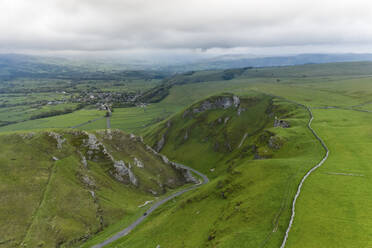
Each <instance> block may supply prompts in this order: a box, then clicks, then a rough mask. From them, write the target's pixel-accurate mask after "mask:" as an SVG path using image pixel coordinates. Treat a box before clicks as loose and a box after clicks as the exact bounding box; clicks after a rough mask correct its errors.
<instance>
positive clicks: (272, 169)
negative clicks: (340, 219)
mask: <svg viewBox="0 0 372 248" xmlns="http://www.w3.org/2000/svg"><path fill="white" fill-rule="evenodd" d="M308 120H309V116H308V113H307V111H306V110H305V109H304V108H302V107H301V106H298V105H296V104H293V103H289V102H285V101H284V100H281V99H277V98H273V97H271V96H268V95H263V94H259V93H253V92H250V93H248V94H246V95H244V96H236V95H232V94H227V93H226V94H219V95H215V96H212V97H210V98H207V99H204V100H202V101H200V102H197V103H195V104H193V105H192V106H190V107H189V108H187V109H185V110H184V111H182V112H180V113H178V114H177V115H175V116H174V117H172V118H170V119H169V120H167V121H165V122H163V123H161V124H159V125H158V126H157V127H155V128H153V129H152V130H151V131H149V132H148V133H147V135H145V140H146V141H147V142H148V143H149V144H151V145H152V147H153V148H154V149H156V150H158V151H160V152H161V153H164V154H166V155H167V156H168V157H170V158H171V159H173V160H176V161H179V162H182V163H184V164H187V165H189V166H192V167H193V168H195V169H197V170H199V171H201V172H203V173H205V174H207V175H208V176H209V178H210V179H211V182H210V183H208V184H207V185H205V186H203V187H202V188H201V189H199V190H198V191H195V192H190V193H187V194H185V195H184V196H183V197H182V199H179V200H178V201H173V202H169V203H167V204H166V205H165V206H163V207H161V208H160V209H158V210H157V211H155V212H154V214H153V215H152V216H150V219H149V220H148V221H146V222H145V223H144V224H143V225H141V227H140V228H137V229H136V231H135V232H133V233H131V235H129V236H127V237H125V238H122V239H121V240H118V241H117V242H115V243H114V244H112V245H111V246H108V247H156V246H157V245H160V247H162V248H163V247H165V248H167V247H278V246H280V243H281V241H282V239H283V236H284V231H285V229H286V227H287V225H288V220H289V215H290V204H291V201H292V199H293V195H294V193H295V190H296V187H297V185H298V183H299V181H300V179H301V177H302V176H303V175H304V173H305V172H306V171H307V170H309V168H311V167H312V166H314V164H315V163H316V162H318V160H319V159H320V158H321V154H322V150H321V147H320V146H319V144H318V142H317V141H316V140H315V138H314V137H313V135H312V134H311V132H310V131H309V130H308V129H307V127H306V124H307V122H308Z"/></svg>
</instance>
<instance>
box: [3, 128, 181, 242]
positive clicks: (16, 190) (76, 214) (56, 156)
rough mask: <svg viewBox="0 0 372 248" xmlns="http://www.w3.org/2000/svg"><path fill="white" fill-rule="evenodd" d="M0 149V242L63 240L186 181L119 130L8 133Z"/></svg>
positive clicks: (75, 238)
mask: <svg viewBox="0 0 372 248" xmlns="http://www.w3.org/2000/svg"><path fill="white" fill-rule="evenodd" d="M0 150H1V153H0V202H1V204H0V223H2V224H3V225H1V226H0V237H1V240H0V247H20V246H21V247H70V246H72V245H73V244H77V243H79V242H82V241H84V240H86V239H88V238H89V237H90V236H92V235H93V234H95V233H97V232H100V231H102V230H104V228H106V227H107V226H109V225H111V224H114V223H116V222H118V221H121V220H123V219H124V220H129V221H130V220H131V219H133V217H135V216H138V214H141V212H143V210H142V208H139V207H138V206H139V205H142V204H143V203H144V202H145V201H150V200H154V199H155V197H158V196H160V195H161V194H163V193H165V192H166V191H167V190H168V189H172V188H175V187H178V186H181V185H183V184H184V183H185V182H186V180H187V179H186V178H185V175H184V171H181V170H176V169H174V168H173V167H171V166H170V165H168V164H165V163H164V162H163V161H162V159H161V158H160V156H157V155H155V154H154V153H153V152H151V151H150V150H149V148H147V147H146V146H145V145H144V144H143V143H142V142H141V139H140V138H138V137H135V136H132V135H126V134H124V133H122V132H120V131H97V132H95V133H86V132H82V131H75V130H69V131H66V130H53V131H48V132H46V131H44V132H36V133H8V134H2V135H0ZM121 222H123V221H121ZM124 222H125V221H124ZM5 223H6V224H5Z"/></svg>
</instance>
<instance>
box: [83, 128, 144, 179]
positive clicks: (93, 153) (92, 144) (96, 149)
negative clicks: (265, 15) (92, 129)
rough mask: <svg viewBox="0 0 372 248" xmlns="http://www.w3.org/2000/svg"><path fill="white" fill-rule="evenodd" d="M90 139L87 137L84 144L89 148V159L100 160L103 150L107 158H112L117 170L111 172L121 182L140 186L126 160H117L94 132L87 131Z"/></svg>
mask: <svg viewBox="0 0 372 248" xmlns="http://www.w3.org/2000/svg"><path fill="white" fill-rule="evenodd" d="M85 134H86V135H87V136H88V139H85V140H84V142H83V146H85V147H87V148H88V151H87V154H88V159H89V160H98V159H99V154H100V152H102V154H103V155H104V157H105V158H106V159H109V160H111V162H112V163H113V167H114V169H115V170H113V171H111V172H110V173H111V174H112V175H113V176H114V177H115V178H116V179H117V180H118V181H120V182H123V183H126V182H128V181H129V182H130V183H131V184H133V185H134V186H138V180H137V178H136V176H135V175H134V173H133V172H132V171H131V169H130V168H129V167H127V166H126V165H125V163H124V161H121V160H120V161H116V160H115V159H114V157H113V156H112V155H111V154H110V153H109V152H108V151H107V149H106V147H105V146H104V145H103V144H102V143H101V142H100V141H99V140H98V139H97V137H96V136H95V135H94V134H91V133H86V132H85Z"/></svg>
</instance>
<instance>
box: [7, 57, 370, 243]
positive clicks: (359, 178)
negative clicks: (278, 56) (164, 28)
mask: <svg viewBox="0 0 372 248" xmlns="http://www.w3.org/2000/svg"><path fill="white" fill-rule="evenodd" d="M237 71H240V72H239V74H236V75H234V76H233V77H232V78H228V79H226V78H225V79H224V77H225V76H226V71H202V72H195V73H188V74H185V75H176V76H174V77H171V79H170V80H169V81H166V82H168V83H169V82H171V83H172V84H171V86H170V87H169V94H168V95H167V96H166V97H165V98H164V99H162V100H161V101H159V102H153V103H149V104H148V105H147V107H146V108H143V107H128V108H114V111H113V113H112V116H111V127H112V128H113V129H120V130H123V131H125V132H126V133H134V134H137V135H142V136H143V137H144V139H145V142H146V143H147V144H149V145H151V146H152V147H153V148H154V149H156V148H157V147H158V143H159V141H160V140H161V139H162V137H164V138H165V143H164V145H163V146H162V147H161V148H160V152H161V153H162V154H165V155H167V156H168V157H169V158H170V159H172V160H174V161H178V162H181V163H184V164H186V165H188V166H191V167H193V168H195V169H197V170H199V171H201V172H203V173H205V174H207V175H208V177H209V178H210V179H211V181H210V182H209V183H208V184H206V185H203V186H202V187H201V188H199V189H196V190H194V191H191V192H188V193H185V194H184V195H182V196H180V197H177V198H176V199H175V200H172V201H170V202H167V203H166V204H164V205H162V206H161V207H160V208H159V209H157V210H156V211H155V212H154V213H153V214H151V215H150V216H149V218H147V219H146V221H145V222H144V223H142V224H141V225H139V226H138V227H137V228H136V229H135V230H134V231H133V232H131V233H130V234H129V235H128V236H126V237H124V238H121V239H120V240H118V241H116V242H115V243H113V244H111V245H108V246H107V247H115V248H119V247H120V248H126V247H130V248H136V247H141V248H142V247H143V248H146V247H149V248H154V247H156V246H157V245H160V247H161V248H174V247H186V248H187V247H190V248H197V247H200V248H204V247H219V248H225V247H226V248H228V247H259V248H269V247H270V248H271V247H273V248H274V247H280V245H281V243H282V241H283V237H284V233H285V231H286V229H287V227H288V222H289V218H290V214H291V204H292V201H293V197H294V195H295V192H296V190H297V186H298V184H299V182H300V180H301V178H302V177H303V176H304V175H305V173H306V172H307V171H308V170H309V169H310V168H312V167H313V166H315V165H316V164H317V163H318V162H319V161H320V160H321V159H322V157H323V155H324V149H323V148H322V146H321V144H320V143H319V141H318V140H317V139H315V137H314V135H313V134H312V133H311V132H310V130H309V129H308V127H307V123H308V121H309V117H310V116H309V113H308V112H307V110H306V109H305V108H304V107H302V106H300V105H298V104H297V103H299V104H303V105H305V106H307V107H310V108H312V112H313V115H314V121H313V123H312V127H313V128H314V130H315V131H316V132H317V134H318V135H319V136H320V137H321V138H322V139H323V140H324V142H325V143H326V145H327V146H328V148H329V150H330V154H329V157H328V159H327V161H326V162H325V163H324V164H323V165H322V166H321V167H320V168H319V169H317V170H316V171H315V172H314V173H313V174H311V175H310V176H309V177H308V178H307V180H306V181H305V183H304V184H303V188H302V191H301V194H300V196H299V198H298V200H297V203H296V216H295V219H294V224H293V226H292V229H291V231H290V233H289V238H288V242H287V244H286V247H293V248H297V247H309V248H310V247H311V248H313V247H327V248H328V247H331V248H332V247H335V248H336V247H345V248H349V247H355V248H359V247H363V248H369V247H371V246H372V214H371V213H372V200H371V197H370V196H371V195H372V185H371V180H370V178H371V176H372V174H371V173H372V169H371V168H372V167H371V166H370V161H371V159H372V152H370V151H371V148H372V143H371V142H370V140H371V138H372V128H371V127H370V126H371V125H370V124H371V123H372V112H371V113H369V112H362V111H358V110H363V111H366V110H367V111H372V77H371V75H372V63H367V62H360V63H359V62H358V63H334V64H322V65H304V66H294V67H272V68H253V69H247V70H244V71H243V72H242V71H241V70H237ZM241 72H242V73H241ZM132 82H133V83H134V84H135V83H136V82H135V80H133V81H132ZM146 82H147V81H145V82H142V81H141V82H140V81H138V85H137V86H134V85H133V89H135V87H138V88H136V89H135V90H138V89H141V88H143V87H145V86H144V85H142V84H143V83H146ZM96 83H97V85H99V83H98V81H97V82H96ZM127 83H128V81H127ZM149 83H150V84H151V85H150V84H149V85H147V86H148V87H147V88H146V89H149V88H151V87H157V86H158V85H159V81H157V80H153V81H151V82H149ZM108 86H109V85H108V84H106V85H105V87H108ZM78 87H82V88H81V89H83V88H84V87H89V82H88V81H84V82H82V83H81V84H80V86H78ZM95 87H96V86H95ZM116 87H118V88H116V89H117V90H118V91H120V90H128V88H125V86H116ZM120 87H122V88H120ZM84 89H85V88H84ZM144 89H145V88H144ZM233 95H236V96H239V97H240V99H241V103H240V107H242V108H244V111H243V112H242V113H241V114H240V115H238V114H237V111H238V110H237V109H236V108H235V107H229V108H226V109H224V108H214V109H208V110H206V111H202V112H198V111H196V112H193V109H195V108H200V107H201V106H202V104H203V102H205V101H210V102H214V101H216V99H221V98H223V97H232V96H233ZM4 96H5V95H4ZM7 97H9V99H11V98H12V96H9V95H7ZM206 99H207V100H206ZM0 100H1V99H0ZM13 101H15V102H17V101H20V102H22V99H21V98H20V100H18V99H17V98H15V99H13ZM17 108H18V107H15V109H16V110H17V111H18V109H17ZM19 108H21V107H19ZM0 110H1V108H0ZM24 111H25V112H22V110H20V113H22V115H25V113H26V112H27V111H28V110H27V109H24ZM185 111H186V112H185ZM187 111H189V112H187ZM11 112H12V113H11V114H12V115H13V111H11ZM14 112H16V111H14ZM185 113H194V114H191V115H190V114H185ZM7 114H8V113H7V111H3V112H1V111H0V116H1V117H2V118H5V117H6V115H7ZM104 114H105V112H103V111H98V110H95V109H89V108H87V109H82V110H78V111H75V112H73V113H70V114H66V115H60V116H55V117H49V118H43V119H37V120H31V121H24V122H20V123H17V124H12V125H7V126H3V127H0V132H3V133H4V134H2V135H13V136H16V134H14V133H13V131H22V130H23V131H24V130H38V129H45V128H68V127H71V126H74V125H78V124H81V123H85V122H88V121H89V120H93V119H95V118H99V117H102V116H103V115H104ZM8 115H10V114H8ZM185 116H186V117H185ZM275 117H277V118H279V119H281V120H284V121H286V122H288V123H289V124H290V127H289V128H281V127H273V123H274V120H275ZM9 118H10V117H9ZM12 118H16V117H12ZM15 120H19V119H15ZM1 121H3V119H1ZM105 128H106V119H105V118H103V119H100V120H98V121H95V122H91V123H87V124H86V125H83V126H81V127H79V129H80V130H97V129H105ZM23 131H22V132H23ZM245 134H247V136H246V138H243V137H244V135H245ZM2 135H0V136H2ZM3 137H5V136H3ZM0 138H1V137H0ZM12 139H13V138H12ZM14 139H15V138H14ZM4 140H5V138H4ZM15 140H17V142H18V143H19V138H17V139H15ZM14 142H15V141H14ZM17 142H16V143H15V144H14V146H16V145H17V144H18V143H17ZM3 143H4V144H3V146H4V148H2V149H3V150H4V151H6V152H3V153H2V159H3V161H5V159H7V161H8V159H10V160H11V161H13V160H12V158H13V157H14V156H15V155H16V152H15V151H16V149H15V148H14V147H13V148H14V151H13V152H11V151H12V149H13V148H12V149H11V148H7V147H5V142H3ZM40 143H41V144H40V146H41V145H42V142H41V141H40ZM111 145H112V147H115V145H114V144H111ZM45 146H47V145H45ZM27 147H28V146H23V145H21V146H20V148H19V149H20V150H21V151H24V153H25V154H26V150H27ZM36 147H37V146H36ZM22 149H23V150H22ZM34 149H36V148H34ZM43 149H46V148H43ZM71 149H72V148H71ZM30 153H37V151H36V150H32V151H30ZM21 154H22V153H21ZM27 154H28V153H27ZM25 156H26V155H25ZM27 156H28V158H31V157H32V155H30V154H28V155H27ZM43 156H44V155H43ZM45 156H46V155H45ZM44 160H45V161H44ZM17 161H18V160H17ZM41 161H44V162H45V164H43V163H44V162H40V166H39V167H38V168H34V169H30V170H31V172H30V173H32V174H33V175H40V176H39V177H37V179H35V180H34V181H32V182H31V181H30V180H31V179H27V180H26V179H25V178H26V177H27V175H28V171H27V170H26V169H27V168H29V167H30V166H31V162H30V165H28V164H24V165H21V163H20V162H19V161H18V162H15V163H17V164H18V163H19V165H17V166H23V167H22V168H23V169H24V170H23V171H22V173H23V174H20V175H16V174H15V172H12V173H13V174H12V173H9V170H11V168H12V167H6V166H5V167H4V166H3V164H6V163H5V162H2V163H1V165H2V166H1V168H2V169H3V170H5V171H4V173H2V174H7V175H10V174H11V175H12V176H11V177H9V178H12V180H14V182H16V181H17V182H18V181H19V182H21V181H22V180H23V179H24V180H23V181H22V182H23V184H24V185H23V184H20V185H21V186H22V187H24V188H29V190H31V191H32V192H33V193H32V194H27V193H22V195H21V197H20V198H16V197H15V196H12V194H9V195H10V196H9V199H10V200H8V201H9V202H10V203H9V204H6V205H4V206H3V210H2V211H0V213H5V211H10V210H9V209H10V208H11V207H10V206H12V205H16V206H18V205H20V202H23V201H26V200H27V201H29V202H30V209H28V210H27V211H26V210H24V208H23V207H22V208H21V209H18V208H15V209H14V211H18V212H17V213H20V212H22V211H26V213H27V216H28V218H29V219H22V218H20V217H19V216H18V217H17V223H18V224H17V225H14V226H12V228H6V227H3V229H0V232H3V233H5V234H6V235H5V236H4V234H3V237H6V238H0V247H12V246H8V245H7V244H13V243H12V242H13V241H12V240H13V239H16V240H26V241H29V242H31V240H34V241H32V242H36V240H37V238H35V237H36V236H39V237H43V239H44V237H45V240H47V237H46V236H44V235H47V234H48V232H47V231H45V230H46V229H40V230H44V231H41V233H38V232H37V231H36V229H38V230H39V225H40V228H46V227H45V226H43V225H45V222H43V221H45V219H46V218H47V216H57V217H55V220H54V221H56V222H55V223H57V224H56V225H57V226H58V228H61V230H63V231H62V233H64V235H65V236H68V237H75V236H74V233H79V235H80V234H82V233H84V231H83V230H85V231H86V230H89V233H90V234H92V233H94V230H97V222H96V221H97V220H96V219H95V218H94V216H93V212H94V211H93V210H92V209H93V208H88V209H90V210H89V211H92V212H89V211H88V210H87V211H83V212H79V211H80V210H79V209H74V211H76V212H73V213H74V217H73V218H72V219H74V221H76V220H75V219H76V218H77V217H76V216H80V217H79V218H80V219H79V218H78V220H80V221H76V222H74V223H73V224H71V223H70V222H69V221H72V220H71V218H70V216H67V217H66V216H63V217H61V218H62V219H58V218H60V216H62V215H63V212H64V211H70V210H68V209H70V208H73V207H74V206H73V204H66V205H65V206H63V204H62V205H61V207H63V208H65V209H63V208H62V209H58V208H55V206H56V205H58V204H60V203H59V202H58V201H53V202H51V204H47V203H48V201H45V202H46V203H43V202H44V201H41V206H42V208H41V209H42V210H40V211H39V212H37V214H36V215H35V214H32V212H33V210H32V209H35V207H31V206H35V204H38V202H39V200H40V199H43V197H47V198H48V199H49V198H50V197H51V196H52V195H54V194H61V195H64V194H65V191H67V192H69V191H70V190H72V188H71V187H74V188H77V186H76V185H77V183H78V182H76V179H74V180H75V181H74V180H72V181H71V184H68V183H66V182H65V180H70V179H69V178H73V174H74V173H76V168H75V167H74V164H76V163H79V161H78V159H77V158H68V159H66V160H60V161H58V163H55V165H54V166H52V165H51V163H50V161H49V160H47V159H46V158H45V159H42V160H41ZM58 164H60V166H58ZM97 168H98V167H97ZM33 170H34V171H33ZM39 170H40V171H39ZM51 172H56V173H55V174H53V173H51ZM94 173H95V174H94V175H95V176H97V178H100V177H101V174H102V173H105V172H104V171H100V170H98V169H97V170H95V171H94ZM49 175H55V176H54V177H50V176H49ZM56 175H57V176H56ZM9 178H7V177H3V178H2V179H3V180H8V181H9V180H11V179H9ZM48 178H49V179H48ZM50 178H51V179H52V182H53V183H56V184H58V187H57V186H53V184H50V183H48V181H49V180H50ZM102 180H103V179H102ZM105 180H106V179H105ZM8 181H7V182H8ZM148 183H149V184H151V183H153V181H151V180H149V181H148ZM0 185H1V184H0ZM30 185H33V186H32V187H30ZM46 185H49V186H48V187H47V186H46ZM74 185H75V186H74ZM21 186H20V187H21ZM110 187H111V186H110ZM110 187H109V188H110ZM152 187H155V186H154V185H153V186H152ZM0 189H2V190H3V189H4V186H3V188H1V187H0ZM104 189H105V187H103V188H102V190H103V191H102V192H101V195H99V197H103V198H105V197H109V198H110V200H108V202H107V204H109V206H111V207H115V209H116V210H115V211H118V213H119V212H120V213H122V211H128V212H129V213H130V214H128V215H127V216H126V217H124V218H116V217H112V216H111V215H110V214H108V215H107V216H108V217H107V218H108V219H107V220H108V222H107V223H108V224H107V225H106V226H105V229H104V230H103V232H99V233H97V235H89V240H88V242H87V243H84V242H82V240H80V241H79V242H76V243H71V242H70V243H68V242H64V243H63V244H64V246H63V247H89V246H90V245H93V244H95V243H98V242H101V241H103V240H104V239H105V238H107V237H109V236H111V235H113V234H114V233H115V232H117V231H119V230H120V229H122V228H125V227H126V226H127V225H128V224H129V223H131V222H132V221H133V220H135V219H136V218H137V217H138V216H140V215H141V214H142V213H143V210H142V209H140V210H138V208H137V207H136V206H138V205H139V204H140V203H143V202H144V201H145V200H146V199H153V197H152V196H151V195H149V194H145V193H141V194H139V196H138V199H137V198H136V197H137V194H134V193H133V194H132V193H128V192H129V191H128V189H127V188H123V189H121V188H120V189H117V188H116V186H115V188H110V190H109V189H107V190H108V191H107V192H104ZM14 190H15V191H17V189H14ZM59 190H60V191H61V192H59ZM174 190H175V191H177V189H174ZM15 191H14V192H15ZM42 192H44V193H42ZM79 192H80V193H81V196H78V197H82V202H81V204H82V205H83V204H88V205H89V204H92V203H91V202H89V201H88V199H85V198H84V197H86V195H84V190H82V191H79V190H78V191H77V193H76V195H79V194H80V193H79ZM85 193H86V192H85ZM168 193H169V192H168ZM7 197H8V196H7ZM26 198H27V199H26ZM116 201H117V202H116ZM114 202H115V203H114ZM31 203H32V204H31ZM39 203H40V202H39ZM53 204H54V205H53ZM111 204H112V205H111ZM126 204H128V205H126ZM44 205H45V206H44ZM79 206H80V205H79ZM110 213H111V212H110ZM4 216H5V215H3V220H4V221H7V219H5V217H4ZM32 216H33V217H32ZM110 216H111V217H110ZM115 216H117V215H115ZM30 218H31V219H32V221H30ZM66 219H67V220H66ZM27 223H33V224H32V225H31V226H30V228H28V229H27V230H28V231H27V232H26V234H24V233H25V228H26V226H27ZM39 223H41V224H39ZM52 223H54V222H52ZM81 223H85V226H81V225H82V224H81ZM52 225H53V224H52ZM87 226H89V228H87ZM69 227H71V229H70V228H69ZM74 228H75V229H74ZM94 228H96V229H94ZM17 232H19V233H23V234H24V235H25V236H24V237H22V238H21V237H20V236H19V237H18V236H12V235H10V234H9V233H17ZM28 232H30V233H28ZM0 237H2V236H1V235H0ZM79 237H82V235H80V236H79ZM9 240H10V241H9ZM72 240H73V239H72ZM4 242H5V243H4ZM7 242H8V243H7ZM45 242H51V241H48V240H47V241H45ZM33 244H36V245H40V247H49V246H47V245H45V244H37V243H33ZM46 244H48V243H46ZM43 245H44V246H43ZM30 247H33V246H30Z"/></svg>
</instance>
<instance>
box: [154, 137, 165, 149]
mask: <svg viewBox="0 0 372 248" xmlns="http://www.w3.org/2000/svg"><path fill="white" fill-rule="evenodd" d="M164 144H165V134H163V135H162V136H161V139H160V140H159V141H158V143H157V144H156V151H157V152H160V151H161V149H163V147H164Z"/></svg>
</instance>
